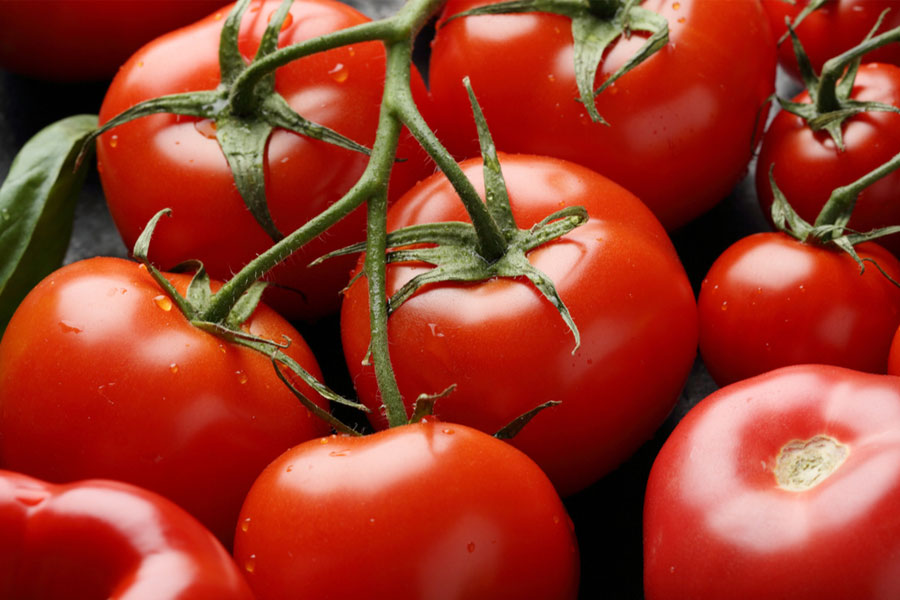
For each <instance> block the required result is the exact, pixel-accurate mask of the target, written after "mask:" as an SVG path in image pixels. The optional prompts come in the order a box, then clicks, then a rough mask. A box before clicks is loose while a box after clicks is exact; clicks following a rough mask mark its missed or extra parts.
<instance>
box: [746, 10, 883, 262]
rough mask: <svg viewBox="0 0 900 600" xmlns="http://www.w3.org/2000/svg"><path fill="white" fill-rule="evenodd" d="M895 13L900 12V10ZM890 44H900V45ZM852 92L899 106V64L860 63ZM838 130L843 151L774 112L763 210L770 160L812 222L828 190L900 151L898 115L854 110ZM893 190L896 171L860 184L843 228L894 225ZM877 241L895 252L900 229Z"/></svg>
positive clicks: (760, 189)
mask: <svg viewBox="0 0 900 600" xmlns="http://www.w3.org/2000/svg"><path fill="white" fill-rule="evenodd" d="M897 8H898V9H900V6H898V7H897ZM897 15H898V18H900V10H898V11H897ZM893 45H894V46H898V47H900V44H893ZM850 97H851V98H852V99H854V100H858V101H861V102H882V103H884V104H889V105H893V106H900V67H896V66H894V65H888V64H877V63H870V64H864V65H862V67H860V69H859V72H858V73H857V75H856V82H855V84H854V86H853V91H852V92H851V94H850ZM809 101H810V98H809V93H808V92H802V93H801V94H799V95H798V96H797V97H796V98H794V102H801V103H809ZM842 132H843V140H844V145H845V149H844V150H843V151H842V150H840V149H839V148H838V147H837V145H836V144H835V143H834V140H832V138H831V136H830V135H829V134H828V132H827V131H824V130H823V131H818V132H814V131H812V129H810V127H809V126H808V125H807V124H806V121H804V120H803V119H802V118H800V117H798V116H797V115H794V114H792V113H789V112H787V111H781V112H779V113H778V114H777V115H776V116H775V118H774V119H773V121H772V123H771V125H770V126H769V129H768V130H767V131H766V133H765V136H763V143H762V148H761V150H760V154H759V162H758V167H757V171H756V191H757V195H758V197H759V201H760V204H761V205H762V208H763V211H764V212H765V213H766V214H767V215H768V214H769V213H770V212H771V207H772V186H771V185H770V183H769V168H770V166H771V165H775V170H774V173H773V174H774V176H775V181H776V182H777V184H778V187H779V189H781V191H782V192H784V194H785V196H786V197H787V198H788V200H789V201H790V203H791V206H792V207H793V208H794V210H796V211H797V213H798V214H799V215H800V216H801V217H803V218H804V219H806V220H807V221H808V222H810V223H812V222H814V221H815V220H816V216H817V215H818V214H819V211H820V210H822V207H823V206H824V205H825V202H826V201H827V200H828V198H829V196H830V195H831V192H832V191H833V190H835V189H837V188H838V187H840V186H844V185H847V184H849V183H852V182H854V181H856V180H858V179H859V178H860V177H862V176H863V175H865V174H866V173H869V172H870V171H873V170H874V169H875V168H876V167H879V166H881V165H882V164H884V163H886V162H888V160H890V159H891V158H893V157H894V156H895V155H896V154H898V153H900V114H897V113H893V112H887V111H870V112H864V113H860V114H858V115H855V116H853V117H851V118H849V119H847V120H846V121H845V122H844V124H843V126H842ZM898 189H900V171H895V172H894V173H892V174H890V175H888V176H886V177H883V178H882V179H880V180H879V181H877V182H875V183H874V184H872V185H871V186H869V187H868V188H866V189H865V190H864V191H863V192H862V193H861V194H860V195H859V197H858V199H857V201H856V206H855V208H854V210H853V218H852V219H851V220H850V224H849V226H850V227H852V228H853V229H856V230H857V231H869V230H871V229H875V228H879V227H887V226H889V225H896V224H898V223H900V202H898V201H897V190H898ZM879 243H880V244H882V245H884V246H886V247H887V248H889V249H890V250H892V251H893V252H894V253H895V254H900V235H892V236H889V237H887V238H882V239H881V240H879Z"/></svg>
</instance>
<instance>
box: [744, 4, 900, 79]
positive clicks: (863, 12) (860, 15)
mask: <svg viewBox="0 0 900 600" xmlns="http://www.w3.org/2000/svg"><path fill="white" fill-rule="evenodd" d="M808 4H809V0H794V1H793V2H787V1H785V0H762V5H763V8H764V9H765V11H766V14H767V15H768V16H769V21H770V22H771V24H772V31H773V32H774V33H775V39H776V40H778V39H781V36H782V35H784V34H785V32H787V26H786V25H785V23H784V19H785V17H787V18H788V19H790V21H791V23H793V22H794V21H795V20H796V18H797V15H799V14H800V12H801V11H802V10H803V9H804V8H806V6H807V5H808ZM885 9H890V12H889V13H888V14H887V16H886V17H885V20H884V23H882V25H881V28H880V29H879V30H878V31H879V33H881V32H884V31H887V30H888V29H893V28H894V27H897V26H900V10H898V9H900V7H898V5H897V0H829V1H828V2H826V3H825V4H823V5H822V6H821V7H820V8H819V9H817V10H815V11H814V12H812V13H810V14H809V15H808V16H807V17H806V18H805V19H803V22H801V23H800V25H799V26H798V27H796V28H795V30H794V31H795V32H796V33H797V37H799V38H800V41H801V42H802V43H803V48H804V49H805V50H806V54H807V56H809V60H810V62H811V63H812V66H813V69H815V71H816V73H819V72H820V71H821V70H822V65H823V64H825V61H826V60H828V59H829V58H832V57H833V56H837V55H838V54H841V53H843V52H845V51H847V50H849V49H850V48H853V47H854V46H856V45H857V44H859V43H860V42H862V41H863V39H864V38H865V37H866V35H867V34H868V33H869V31H871V29H872V28H873V27H874V26H875V23H876V22H877V21H878V17H879V15H881V13H882V12H883V11H884V10H885ZM864 60H865V61H866V62H888V63H892V64H900V45H897V44H888V45H886V46H883V47H881V48H879V49H877V50H874V51H873V52H870V53H869V54H867V55H866V56H865V58H864ZM778 61H779V63H780V64H781V65H782V66H783V67H784V68H785V69H786V70H787V71H788V72H789V73H790V74H792V75H793V76H794V77H799V76H800V70H799V68H798V67H797V57H796V56H795V55H794V47H793V44H792V43H791V39H790V38H789V37H788V38H786V39H785V41H784V42H782V43H781V45H780V46H779V47H778Z"/></svg>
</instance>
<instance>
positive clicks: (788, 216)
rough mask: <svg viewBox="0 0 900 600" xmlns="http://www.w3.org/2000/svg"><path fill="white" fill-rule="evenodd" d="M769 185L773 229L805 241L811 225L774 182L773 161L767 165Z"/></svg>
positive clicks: (811, 227) (810, 230)
mask: <svg viewBox="0 0 900 600" xmlns="http://www.w3.org/2000/svg"><path fill="white" fill-rule="evenodd" d="M769 185H770V186H772V222H773V223H774V224H775V229H777V230H778V231H782V232H784V233H786V234H788V235H790V236H793V237H794V238H796V239H798V240H800V241H801V242H805V241H806V240H807V239H808V238H809V236H810V234H811V233H812V229H813V226H812V225H810V224H809V223H807V222H806V221H805V220H803V218H802V217H801V216H800V215H798V214H797V211H795V210H794V208H793V207H792V206H791V205H790V203H789V202H788V200H787V198H786V197H785V195H784V192H782V191H781V189H780V188H779V187H778V184H777V183H775V164H774V163H773V164H772V165H771V166H770V167H769Z"/></svg>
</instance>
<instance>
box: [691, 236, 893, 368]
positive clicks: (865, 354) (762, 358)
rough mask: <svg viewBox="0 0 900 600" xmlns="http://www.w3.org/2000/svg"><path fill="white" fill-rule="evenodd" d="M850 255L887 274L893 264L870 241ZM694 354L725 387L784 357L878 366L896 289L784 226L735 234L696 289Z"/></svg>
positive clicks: (883, 364)
mask: <svg viewBox="0 0 900 600" xmlns="http://www.w3.org/2000/svg"><path fill="white" fill-rule="evenodd" d="M857 252H858V253H859V255H860V257H862V258H864V259H871V260H874V261H876V262H877V263H878V265H880V266H881V268H883V269H884V270H885V272H886V273H887V274H888V275H890V276H891V277H892V278H893V279H894V280H895V281H897V277H898V276H900V263H898V261H897V259H896V258H894V256H893V255H891V254H890V253H889V252H887V251H886V250H885V249H884V248H882V247H880V246H878V245H877V244H872V243H870V244H863V245H860V246H858V247H857ZM697 304H698V309H699V311H700V354H701V355H702V356H703V360H704V362H705V364H706V367H707V369H708V370H709V372H710V374H711V375H712V377H713V379H715V381H716V382H717V383H718V384H719V385H725V384H728V383H732V382H734V381H738V380H741V379H746V378H747V377H751V376H753V375H758V374H760V373H764V372H766V371H769V370H771V369H774V368H777V367H783V366H787V365H791V364H803V363H823V364H833V365H838V366H843V367H847V368H852V369H857V370H861V371H868V372H872V373H884V372H885V370H886V368H887V357H888V351H889V348H890V345H891V339H892V336H893V334H894V331H896V329H897V326H898V325H900V289H898V288H897V286H895V285H893V284H892V283H891V282H890V281H889V280H888V279H887V278H886V277H885V276H884V275H882V274H881V273H880V272H879V271H878V269H877V268H876V267H875V266H874V265H872V264H870V263H869V264H867V265H866V269H865V272H864V273H863V274H860V269H859V265H857V263H856V262H855V261H854V260H853V259H852V258H851V257H850V255H848V254H846V253H845V252H843V251H841V250H838V249H837V248H823V247H821V246H816V245H812V244H803V243H800V242H798V241H796V240H795V239H793V238H791V237H790V236H788V235H787V234H784V233H758V234H755V235H751V236H749V237H747V238H744V239H742V240H739V241H738V242H737V243H735V244H734V245H732V246H731V247H729V248H728V249H727V250H726V251H725V252H724V253H722V255H721V256H720V257H719V258H718V259H716V261H715V262H714V263H713V265H712V267H711V268H710V270H709V273H708V274H707V276H706V278H705V279H704V280H703V284H702V285H701V288H700V296H699V299H698V302H697Z"/></svg>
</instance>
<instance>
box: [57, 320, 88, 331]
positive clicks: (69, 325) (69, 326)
mask: <svg viewBox="0 0 900 600" xmlns="http://www.w3.org/2000/svg"><path fill="white" fill-rule="evenodd" d="M59 327H60V329H62V330H63V333H81V332H82V331H84V330H83V329H81V328H80V327H76V326H75V325H73V324H72V323H69V322H68V321H60V322H59Z"/></svg>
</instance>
